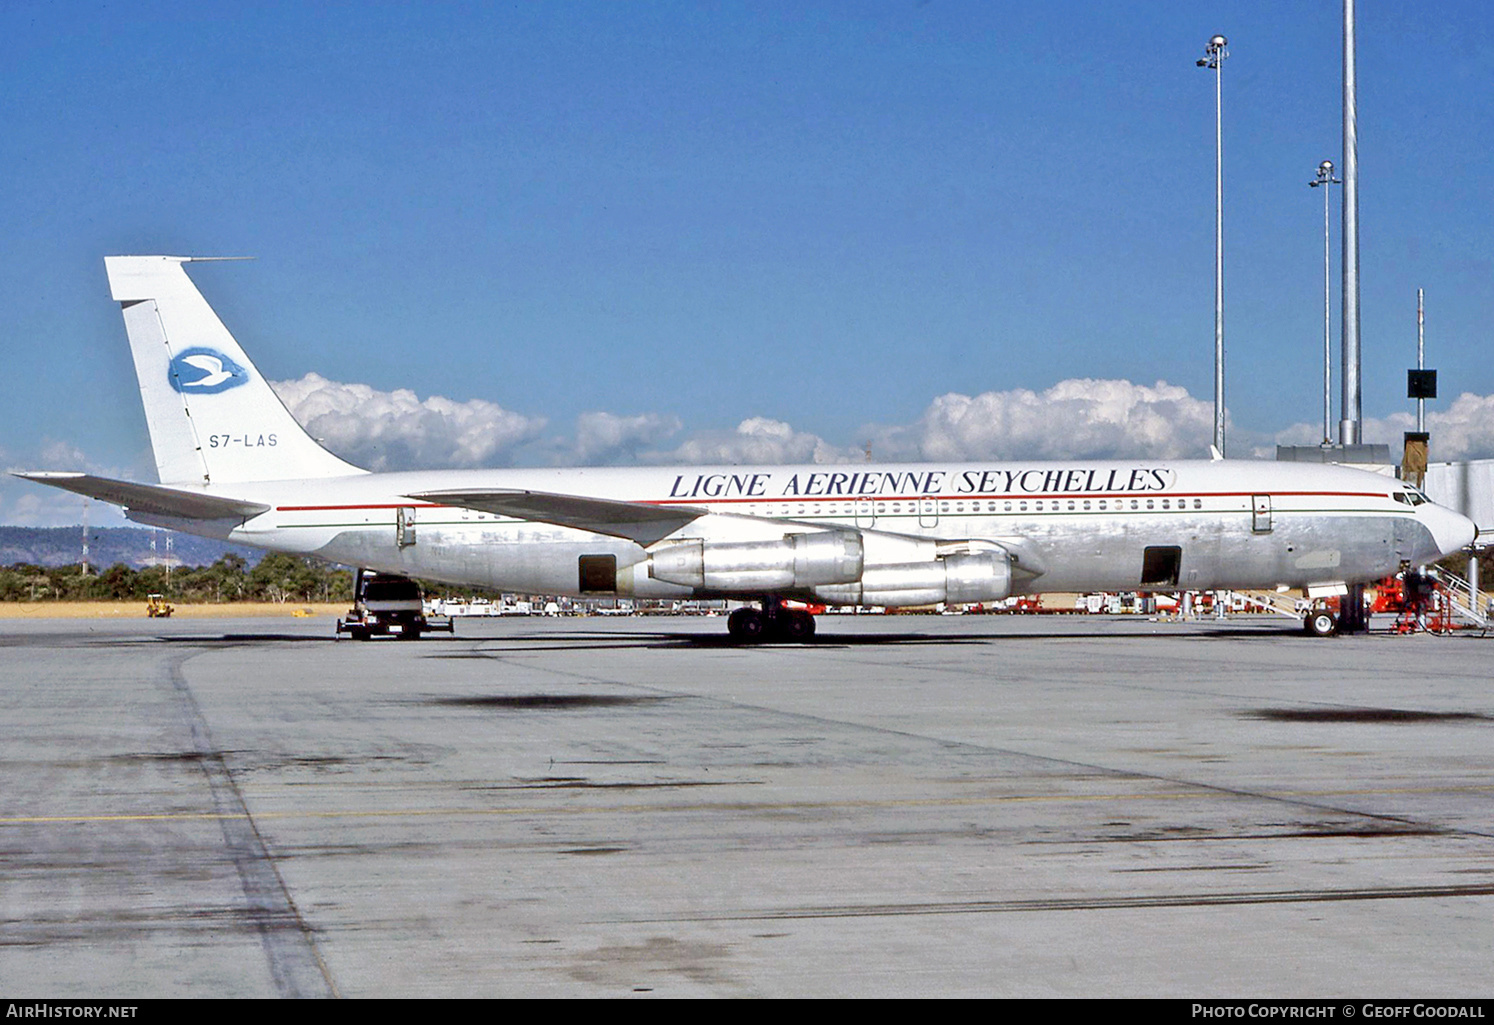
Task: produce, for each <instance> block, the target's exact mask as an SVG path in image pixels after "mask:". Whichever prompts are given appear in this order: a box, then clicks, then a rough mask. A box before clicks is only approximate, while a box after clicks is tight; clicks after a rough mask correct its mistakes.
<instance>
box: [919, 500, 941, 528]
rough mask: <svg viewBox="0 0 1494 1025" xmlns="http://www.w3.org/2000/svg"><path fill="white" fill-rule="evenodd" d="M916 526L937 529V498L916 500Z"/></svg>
mask: <svg viewBox="0 0 1494 1025" xmlns="http://www.w3.org/2000/svg"><path fill="white" fill-rule="evenodd" d="M918 525H919V526H920V527H937V526H938V525H939V500H938V499H937V498H920V499H919V500H918Z"/></svg>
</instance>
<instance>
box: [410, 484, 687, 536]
mask: <svg viewBox="0 0 1494 1025" xmlns="http://www.w3.org/2000/svg"><path fill="white" fill-rule="evenodd" d="M407 497H409V498H416V499H419V500H420V501H422V502H436V503H438V504H440V505H454V506H458V507H460V508H463V509H476V510H477V511H478V512H489V513H496V514H497V515H499V516H512V517H514V518H516V519H521V520H534V521H535V522H537V523H553V524H556V525H557V526H561V527H575V528H576V529H578V530H589V531H591V532H592V533H593V534H606V535H608V536H609V537H625V538H628V539H629V540H632V541H637V542H638V543H639V544H641V545H645V546H647V545H651V544H653V543H654V542H655V541H659V540H661V539H663V538H666V537H668V536H669V535H670V534H673V533H674V532H675V531H676V530H679V529H680V528H681V527H683V526H684V525H685V524H687V523H691V522H693V521H695V520H697V519H699V518H700V517H702V516H704V515H705V513H706V511H705V510H704V509H692V508H689V507H687V506H678V505H647V504H645V503H642V502H615V501H610V500H607V499H602V498H584V497H582V496H580V495H553V494H548V493H546V492H543V491H511V490H499V491H421V492H417V493H415V494H412V495H409V496H407Z"/></svg>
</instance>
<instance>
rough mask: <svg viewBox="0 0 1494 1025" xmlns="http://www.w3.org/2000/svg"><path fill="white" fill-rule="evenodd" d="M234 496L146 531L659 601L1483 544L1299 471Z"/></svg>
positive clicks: (485, 474)
mask: <svg viewBox="0 0 1494 1025" xmlns="http://www.w3.org/2000/svg"><path fill="white" fill-rule="evenodd" d="M442 489H473V490H480V489H511V490H525V491H535V492H544V493H556V494H565V495H574V496H585V497H589V498H598V499H610V500H615V501H623V502H630V503H636V504H650V505H656V506H662V507H674V506H678V507H686V508H690V509H695V510H705V514H704V515H701V516H699V518H697V519H695V520H693V521H692V522H690V523H687V524H686V525H685V526H683V527H681V528H680V529H678V530H677V531H675V533H674V534H672V535H670V536H669V537H668V538H665V539H664V540H663V541H661V542H659V543H658V544H652V545H648V546H645V545H642V544H639V543H637V542H635V541H631V540H628V539H627V538H624V537H617V536H608V535H604V534H598V533H591V532H589V531H585V530H580V529H576V528H574V527H565V526H557V525H551V524H548V523H543V522H535V521H534V520H520V519H514V518H511V517H505V516H500V515H495V514H493V513H486V512H479V511H475V510H473V509H470V508H462V507H456V506H447V505H442V504H436V503H432V502H426V501H417V500H414V499H411V498H410V497H408V496H410V495H412V494H419V493H422V492H429V491H435V490H442ZM202 490H204V491H210V490H211V489H207V488H204V489H202ZM223 490H226V491H230V492H231V493H232V494H233V495H234V497H237V498H248V499H253V500H255V501H259V502H263V503H265V504H268V505H270V506H271V509H270V511H268V512H265V513H263V514H261V515H258V516H255V517H253V518H252V519H249V520H247V521H246V522H243V523H241V524H238V523H233V522H227V521H216V522H215V523H214V524H213V525H212V527H211V529H210V530H209V529H205V528H206V527H207V525H206V524H204V523H203V522H202V521H200V520H199V521H178V520H175V519H171V518H163V517H151V516H143V515H142V516H137V517H136V518H137V519H141V520H143V521H145V522H152V523H160V524H162V525H167V526H172V527H176V528H178V529H182V530H187V531H192V532H196V533H209V532H210V533H212V534H213V536H217V537H221V538H223V539H225V540H231V541H237V542H242V543H245V544H251V545H257V546H261V547H264V548H269V549H275V550H280V551H288V552H295V553H301V554H306V555H314V556H317V557H319V558H323V559H327V560H330V561H333V562H338V563H344V564H347V565H358V566H363V567H367V568H370V569H374V570H378V571H380V572H388V573H402V574H407V575H411V576H420V577H426V578H430V579H437V580H443V581H447V582H451V583H465V584H472V585H481V586H485V587H492V588H501V589H505V590H514V591H530V592H535V593H550V594H568V595H579V594H582V593H597V592H596V591H595V590H590V591H589V590H588V589H587V588H586V587H583V586H582V584H583V581H582V579H581V574H580V573H579V572H578V566H579V561H580V560H581V559H582V557H585V556H612V557H614V559H615V566H616V575H615V588H614V590H613V591H611V592H610V593H616V594H620V595H634V596H638V597H658V598H670V597H685V596H700V595H730V596H737V597H744V598H750V597H759V596H761V595H762V593H763V590H761V589H757V588H751V587H749V588H725V589H723V588H720V587H716V588H712V587H691V586H687V585H682V584H679V583H671V582H668V581H665V580H661V579H657V578H655V577H654V576H653V574H652V571H651V567H650V557H651V553H652V552H657V551H658V550H659V549H660V547H661V546H668V545H672V544H675V543H677V542H680V541H684V540H687V539H699V540H703V541H704V542H706V543H707V544H714V543H732V542H754V541H770V540H773V539H781V538H783V537H784V536H785V535H793V534H803V533H806V532H815V531H820V530H825V529H836V528H839V529H849V530H851V531H855V532H857V533H859V535H860V536H861V537H864V538H866V539H867V544H868V546H869V547H868V549H867V552H868V555H867V558H868V560H873V561H874V560H875V559H876V558H877V556H876V554H875V553H876V551H878V550H880V549H878V548H877V545H883V546H884V547H885V546H886V545H891V546H892V548H896V545H897V544H898V543H900V539H906V538H922V539H928V540H931V541H934V542H937V543H950V542H955V541H961V542H964V541H970V540H975V541H983V542H991V543H993V544H994V545H996V546H1001V547H1002V548H1004V549H1006V550H1009V551H1012V552H1014V553H1017V556H1018V557H1017V563H1018V571H1017V572H1016V573H1015V574H1014V575H1013V578H1012V581H1011V590H1012V592H1013V593H1022V592H1027V593H1032V592H1040V591H1115V590H1180V589H1188V590H1212V589H1221V588H1234V589H1239V588H1262V587H1275V586H1280V585H1285V586H1307V585H1314V584H1325V583H1338V582H1347V583H1353V582H1361V581H1368V580H1373V579H1377V578H1380V577H1384V576H1387V575H1389V574H1392V573H1394V572H1396V571H1397V570H1398V569H1400V568H1402V567H1403V566H1405V565H1421V564H1423V563H1426V562H1429V561H1432V560H1434V559H1437V558H1439V557H1441V556H1442V555H1445V554H1448V553H1450V552H1452V551H1455V550H1457V549H1458V548H1460V547H1462V545H1464V544H1467V543H1468V541H1469V537H1468V536H1466V534H1467V530H1468V521H1466V520H1465V519H1463V518H1462V517H1460V516H1458V515H1457V514H1455V513H1452V512H1450V511H1449V510H1445V509H1442V508H1440V507H1438V506H1435V505H1432V504H1429V503H1423V504H1414V505H1413V504H1411V502H1410V500H1408V498H1407V494H1408V492H1407V490H1406V489H1405V488H1404V486H1403V485H1402V484H1401V483H1400V482H1399V481H1397V480H1395V479H1394V478H1390V477H1385V476H1381V475H1379V474H1373V473H1368V472H1365V471H1361V470H1353V469H1348V468H1344V467H1339V466H1331V465H1326V466H1325V465H1316V464H1301V463H1271V462H1245V461H1213V462H1158V461H1144V460H1143V461H1136V462H1105V463H1078V462H1073V463H972V464H922V465H876V464H864V465H845V466H764V467H706V468H701V467H690V468H682V467H647V468H622V469H613V468H609V469H525V470H465V471H426V472H414V473H380V474H360V475H356V476H348V477H333V478H323V479H314V480H301V481H268V482H259V483H254V484H244V483H240V484H235V485H233V486H232V487H231V488H224V489H223ZM1410 494H1415V493H1414V492H1410ZM1417 497H1418V498H1419V496H1417ZM401 517H403V524H402V523H401ZM884 539H887V540H884ZM889 550H890V549H889ZM888 558H893V559H897V558H901V557H900V556H895V555H894V556H889V557H888ZM773 590H775V591H776V590H783V591H785V593H791V592H793V591H794V590H795V589H794V588H788V589H777V588H775V589H773ZM810 596H812V595H810Z"/></svg>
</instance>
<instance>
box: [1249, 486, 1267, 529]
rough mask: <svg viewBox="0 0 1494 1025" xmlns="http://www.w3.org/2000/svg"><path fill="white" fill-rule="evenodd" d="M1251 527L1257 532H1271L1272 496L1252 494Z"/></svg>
mask: <svg viewBox="0 0 1494 1025" xmlns="http://www.w3.org/2000/svg"><path fill="white" fill-rule="evenodd" d="M1250 529H1251V530H1252V531H1253V532H1255V533H1257V534H1269V533H1271V496H1270V495H1251V496H1250Z"/></svg>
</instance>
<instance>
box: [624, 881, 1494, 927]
mask: <svg viewBox="0 0 1494 1025" xmlns="http://www.w3.org/2000/svg"><path fill="white" fill-rule="evenodd" d="M1489 896H1494V885H1490V884H1487V883H1475V884H1471V885H1467V886H1385V887H1366V888H1361V889H1346V890H1276V891H1259V892H1249V891H1245V892H1237V893H1167V894H1126V895H1123V896H1117V897H1040V898H1034V899H1027V900H969V901H919V902H910V903H907V904H861V905H856V904H848V905H827V906H823V907H798V908H781V909H771V910H762V911H752V910H744V911H725V912H721V913H718V914H706V915H688V914H686V915H678V916H673V917H669V918H657V919H634V918H628V919H616V920H615V921H626V922H628V923H630V924H640V925H641V924H649V923H662V922H756V921H786V920H794V919H809V918H882V917H889V916H892V917H895V916H903V915H981V914H1010V913H1014V912H1015V913H1020V912H1034V911H1114V910H1125V909H1129V908H1195V907H1216V906H1221V905H1238V904H1316V903H1323V902H1334V901H1359V900H1417V899H1427V898H1434V899H1435V898H1449V897H1489Z"/></svg>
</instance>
